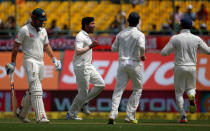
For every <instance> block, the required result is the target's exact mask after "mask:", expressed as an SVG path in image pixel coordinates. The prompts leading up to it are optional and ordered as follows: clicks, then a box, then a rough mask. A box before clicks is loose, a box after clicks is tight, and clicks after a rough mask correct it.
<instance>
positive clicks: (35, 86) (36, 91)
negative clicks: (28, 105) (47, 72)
mask: <svg viewBox="0 0 210 131" xmlns="http://www.w3.org/2000/svg"><path fill="white" fill-rule="evenodd" d="M30 93H31V95H39V96H42V95H43V91H42V86H41V83H40V81H39V80H35V81H32V82H31V83H30Z"/></svg>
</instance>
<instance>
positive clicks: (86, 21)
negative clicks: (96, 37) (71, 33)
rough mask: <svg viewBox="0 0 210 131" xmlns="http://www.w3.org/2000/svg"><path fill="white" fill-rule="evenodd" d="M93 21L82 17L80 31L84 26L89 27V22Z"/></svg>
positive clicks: (91, 18)
mask: <svg viewBox="0 0 210 131" xmlns="http://www.w3.org/2000/svg"><path fill="white" fill-rule="evenodd" d="M93 21H94V18H93V17H84V18H82V29H83V30H84V29H85V25H89V24H90V23H91V22H93Z"/></svg>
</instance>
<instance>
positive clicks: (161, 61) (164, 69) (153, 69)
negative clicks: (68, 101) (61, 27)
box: [59, 51, 210, 90]
mask: <svg viewBox="0 0 210 131" xmlns="http://www.w3.org/2000/svg"><path fill="white" fill-rule="evenodd" d="M73 53H74V52H73V51H66V52H65V55H64V63H63V70H62V74H61V78H60V85H59V89H60V90H76V89H77V86H76V77H75V74H74V71H73V66H72V60H73ZM173 57H174V56H173V55H170V56H166V57H163V56H161V55H160V54H159V53H147V54H146V58H147V59H146V61H145V62H144V63H142V64H143V67H144V70H143V79H144V80H143V89H144V90H173V89H174V88H173V77H174V76H173V71H172V70H173V67H174V64H173V59H174V58H173ZM92 63H93V65H94V66H95V67H96V69H97V70H98V71H99V73H100V74H101V75H102V77H103V79H104V81H105V83H106V88H105V90H113V89H114V87H115V84H116V73H117V68H118V54H117V53H113V52H94V53H93V61H92ZM208 67H210V56H207V55H201V54H198V66H197V71H198V74H197V76H198V77H197V90H210V68H208ZM131 89H132V86H131V83H129V84H128V85H127V88H126V90H131Z"/></svg>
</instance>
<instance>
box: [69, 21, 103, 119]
mask: <svg viewBox="0 0 210 131" xmlns="http://www.w3.org/2000/svg"><path fill="white" fill-rule="evenodd" d="M94 28H95V23H94V18H93V17H85V18H83V19H82V30H81V31H80V32H79V33H78V34H77V36H76V39H75V52H74V58H73V67H74V73H75V75H76V82H77V88H78V94H77V96H76V97H75V98H74V101H73V103H72V105H71V107H70V109H69V111H68V112H67V114H66V119H70V120H82V118H79V117H78V116H77V114H78V112H80V111H81V109H82V111H83V112H84V113H86V114H89V113H90V112H89V111H88V108H87V103H88V102H89V101H90V100H92V99H93V98H95V97H96V96H97V95H98V94H99V93H100V92H101V91H102V90H103V89H104V87H105V83H104V80H103V79H102V77H101V75H100V74H99V73H98V72H97V71H96V69H95V68H94V66H93V65H92V64H91V61H92V48H93V47H95V46H97V45H98V44H99V43H98V41H96V40H95V41H92V40H91V38H90V36H89V34H90V33H93V31H94ZM89 83H92V84H93V85H94V87H93V88H92V89H91V91H89Z"/></svg>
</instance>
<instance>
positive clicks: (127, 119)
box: [125, 117, 138, 124]
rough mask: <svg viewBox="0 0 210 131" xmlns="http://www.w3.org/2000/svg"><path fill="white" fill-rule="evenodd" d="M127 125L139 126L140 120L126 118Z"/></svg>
mask: <svg viewBox="0 0 210 131" xmlns="http://www.w3.org/2000/svg"><path fill="white" fill-rule="evenodd" d="M125 123H133V124H138V120H136V119H135V120H130V119H129V118H127V117H126V118H125Z"/></svg>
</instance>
